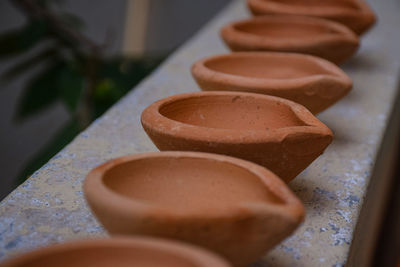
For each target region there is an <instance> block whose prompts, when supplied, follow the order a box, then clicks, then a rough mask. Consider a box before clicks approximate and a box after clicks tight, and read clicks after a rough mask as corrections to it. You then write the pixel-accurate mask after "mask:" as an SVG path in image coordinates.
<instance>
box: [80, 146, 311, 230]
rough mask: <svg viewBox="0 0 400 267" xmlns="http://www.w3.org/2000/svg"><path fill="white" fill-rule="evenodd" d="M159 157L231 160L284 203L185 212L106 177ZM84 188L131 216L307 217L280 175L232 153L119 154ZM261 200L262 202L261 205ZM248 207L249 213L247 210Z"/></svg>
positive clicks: (95, 172)
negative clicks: (130, 192) (119, 187)
mask: <svg viewBox="0 0 400 267" xmlns="http://www.w3.org/2000/svg"><path fill="white" fill-rule="evenodd" d="M158 158H170V159H171V158H175V159H177V160H179V159H180V158H194V159H204V160H212V161H215V162H219V163H228V164H231V165H235V166H237V167H239V168H242V169H245V170H247V171H248V172H250V173H251V174H253V175H254V176H255V177H256V178H258V179H259V180H260V182H261V183H262V184H263V185H264V186H265V188H266V190H268V191H269V192H270V193H271V194H273V195H274V196H275V197H277V198H278V199H280V200H281V203H263V205H261V204H259V203H250V202H244V203H240V205H237V206H234V207H233V206H232V207H229V208H226V209H224V210H223V211H219V213H218V214H216V213H207V214H204V213H203V214H199V213H196V212H191V213H187V212H185V213H182V212H179V211H176V210H174V209H171V208H170V207H160V206H157V205H154V204H152V203H148V202H147V203H146V202H143V201H140V200H136V199H132V198H129V197H127V196H123V195H121V194H119V193H118V192H115V191H114V190H112V189H110V188H109V187H107V186H106V185H105V183H104V181H103V177H104V174H105V173H106V172H107V171H108V170H110V169H112V168H114V167H115V166H118V165H120V164H124V163H127V162H132V161H136V160H143V159H149V160H151V159H158ZM83 191H84V194H85V197H86V200H87V201H88V202H89V205H90V206H91V205H92V204H91V203H96V205H98V206H100V205H101V206H107V207H108V208H110V209H111V210H113V212H116V213H118V214H119V213H125V214H128V216H130V215H132V216H135V215H138V214H140V215H141V216H143V217H147V218H162V219H163V220H165V219H167V218H168V219H171V220H174V219H175V220H182V219H187V218H191V219H195V220H200V221H201V220H208V219H232V218H238V217H239V218H243V217H246V216H248V217H254V216H257V215H260V214H264V215H265V214H267V215H270V216H272V214H275V215H278V216H282V217H284V218H286V219H287V220H290V221H294V222H300V221H302V220H303V218H304V206H303V204H302V203H301V201H300V200H299V199H298V198H297V196H296V195H295V194H294V193H293V192H292V191H291V190H290V189H289V188H288V186H287V185H286V184H285V183H284V181H283V180H282V179H280V178H279V177H278V176H276V175H275V174H274V173H272V172H271V171H269V170H268V169H266V168H264V167H262V166H260V165H257V164H255V163H252V162H249V161H246V160H243V159H238V158H234V157H231V156H226V155H220V154H213V153H204V152H189V151H163V152H150V153H141V154H133V155H127V156H123V157H119V158H115V159H112V160H109V161H107V162H105V163H103V164H101V165H99V166H98V167H96V168H94V169H93V170H91V171H90V172H89V174H88V175H87V176H86V179H85V181H84V185H83ZM257 204H258V205H257ZM243 211H245V213H243Z"/></svg>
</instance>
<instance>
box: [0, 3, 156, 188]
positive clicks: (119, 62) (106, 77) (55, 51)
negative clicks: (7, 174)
mask: <svg viewBox="0 0 400 267" xmlns="http://www.w3.org/2000/svg"><path fill="white" fill-rule="evenodd" d="M11 2H12V3H13V4H14V5H15V6H16V7H17V8H19V9H20V10H21V11H22V12H23V13H24V14H25V15H26V17H27V22H26V23H25V25H24V26H23V27H21V28H19V29H14V30H11V31H8V32H6V33H4V34H2V35H0V60H4V59H10V58H14V57H16V56H20V55H24V54H25V59H24V60H23V61H22V62H19V63H17V64H16V65H14V66H13V67H11V68H10V69H8V70H7V71H6V72H5V73H4V74H3V76H2V78H3V79H4V80H12V79H16V78H18V77H19V76H20V75H22V74H24V73H26V72H28V71H29V70H31V69H32V68H34V67H37V66H38V65H40V66H43V69H42V70H41V71H40V72H39V73H37V74H35V75H34V76H33V77H32V78H31V79H30V81H29V82H28V83H27V84H26V87H25V88H24V91H23V95H22V97H21V100H20V102H19V104H18V107H17V112H16V118H17V120H19V121H21V120H22V121H23V120H26V119H28V118H29V117H30V116H32V115H34V114H36V113H38V112H39V111H43V110H45V109H47V108H48V107H49V106H50V105H52V104H54V103H56V102H58V101H61V102H62V103H64V105H65V106H66V108H67V109H68V111H69V112H70V114H71V118H70V121H69V123H68V124H67V125H65V127H64V128H63V129H61V131H60V132H59V133H58V134H57V135H56V136H55V137H54V139H53V140H50V142H49V143H48V145H47V146H46V147H45V148H43V150H42V151H41V152H40V153H39V154H38V155H37V156H36V157H34V159H33V160H32V161H31V162H30V163H29V164H28V166H26V168H25V170H23V171H22V173H21V175H20V178H19V181H18V182H22V181H24V180H25V179H26V178H27V176H28V175H30V174H31V173H32V172H33V171H35V170H37V169H38V168H40V167H41V166H42V165H43V164H44V163H46V162H47V161H48V160H49V159H50V158H51V157H52V156H53V155H54V154H56V153H57V152H58V151H59V150H61V149H62V148H63V147H64V146H65V145H66V144H68V143H69V142H70V141H71V140H72V139H73V138H74V137H75V136H76V135H77V134H78V133H79V132H80V131H82V130H83V129H84V128H86V127H87V126H88V125H89V124H90V122H91V121H93V120H94V119H95V118H96V117H98V116H100V115H101V114H102V113H103V112H105V111H106V110H107V109H108V108H109V107H110V106H111V105H112V104H113V103H115V102H116V101H117V100H118V99H120V98H121V97H122V96H123V95H125V94H126V93H127V92H128V91H129V90H130V89H131V88H132V87H133V86H134V85H135V84H137V83H138V82H139V81H140V80H141V79H142V78H143V77H144V76H146V75H147V74H148V73H149V72H150V71H151V70H153V69H154V68H155V67H156V66H157V65H158V64H159V63H160V62H161V60H162V59H163V57H156V58H154V57H153V58H149V57H143V58H135V59H132V58H131V59H128V58H125V57H122V56H114V57H107V56H105V55H104V50H105V48H106V44H103V45H98V44H96V43H94V42H92V41H91V40H90V39H88V38H87V37H86V36H85V35H83V34H82V33H81V32H80V28H81V27H82V21H81V20H80V19H79V18H78V17H76V16H75V15H73V14H69V13H65V12H63V11H62V10H61V9H60V8H57V7H54V5H55V4H58V3H59V2H60V1H54V0H53V1H51V0H11ZM34 48H35V49H37V50H39V52H37V53H29V52H31V50H32V49H34ZM49 127H51V126H49Z"/></svg>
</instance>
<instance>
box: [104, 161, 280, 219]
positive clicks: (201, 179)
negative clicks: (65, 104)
mask: <svg viewBox="0 0 400 267" xmlns="http://www.w3.org/2000/svg"><path fill="white" fill-rule="evenodd" d="M103 182H104V184H105V185H106V186H107V187H108V188H110V189H111V190H113V191H114V192H116V193H118V194H120V195H123V196H125V197H128V198H131V199H134V200H136V201H141V202H142V203H147V204H152V205H156V206H157V207H162V208H167V209H173V210H174V211H175V212H182V213H185V214H187V213H200V214H209V213H220V212H221V211H226V210H227V209H228V208H232V207H237V205H238V204H239V203H243V202H247V203H254V202H256V203H260V202H263V203H269V204H271V203H275V204H278V203H281V202H282V200H281V199H279V198H278V197H277V196H275V195H274V194H273V193H271V192H270V191H269V190H268V189H267V187H266V185H265V184H264V183H263V182H262V181H261V180H260V178H259V177H258V176H256V175H255V174H254V173H252V172H250V171H249V170H247V169H246V168H244V167H240V166H238V165H235V164H233V163H230V162H225V161H224V162H221V161H217V160H212V159H208V158H191V157H168V156H164V157H163V156H160V157H151V158H142V159H136V160H132V161H128V162H125V163H122V164H119V165H117V166H114V167H112V168H111V169H109V170H108V171H107V172H106V173H105V174H104V176H103Z"/></svg>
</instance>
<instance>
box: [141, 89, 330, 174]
mask: <svg viewBox="0 0 400 267" xmlns="http://www.w3.org/2000/svg"><path fill="white" fill-rule="evenodd" d="M142 125H143V128H144V129H145V131H146V133H147V134H148V135H149V137H150V138H151V140H152V141H153V142H154V144H155V145H156V146H157V147H158V148H159V149H160V150H179V151H202V152H211V153H218V154H225V155H230V156H234V157H238V158H242V159H246V160H249V161H253V162H255V163H258V164H260V165H262V166H264V167H266V168H268V169H269V170H271V171H273V172H274V173H275V174H277V175H278V176H279V177H280V178H282V179H283V180H284V181H286V182H289V181H290V180H292V179H293V178H294V177H296V176H297V175H298V174H299V173H300V172H301V171H302V170H304V169H305V168H306V167H307V166H308V165H309V164H310V163H311V162H312V161H313V160H314V159H316V158H317V157H318V156H319V155H321V154H322V152H323V151H324V149H325V148H326V147H327V146H328V145H329V143H330V142H331V141H332V132H331V131H330V130H329V129H328V127H326V126H325V125H324V124H323V123H322V122H320V121H319V120H318V119H317V118H315V117H314V116H313V115H312V114H311V113H310V112H309V111H308V110H307V109H306V108H305V107H303V106H301V105H299V104H296V103H294V102H292V101H289V100H286V99H283V98H279V97H274V96H267V95H261V94H252V93H241V92H196V93H188V94H180V95H175V96H171V97H167V98H165V99H162V100H159V101H157V102H155V103H153V104H152V105H150V106H149V107H147V108H146V109H145V110H144V111H143V113H142Z"/></svg>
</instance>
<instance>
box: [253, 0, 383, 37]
mask: <svg viewBox="0 0 400 267" xmlns="http://www.w3.org/2000/svg"><path fill="white" fill-rule="evenodd" d="M247 3H248V6H249V8H250V10H251V12H252V13H253V14H254V15H256V16H257V15H269V14H287V15H305V16H313V17H321V18H326V19H330V20H333V21H336V22H339V23H342V24H344V25H346V26H347V27H349V28H350V29H351V30H353V31H354V32H356V33H357V34H363V33H364V32H366V31H367V30H368V29H369V28H370V27H371V26H372V25H373V24H374V23H375V20H376V18H375V15H374V13H373V11H372V10H371V8H370V7H369V6H368V4H367V3H366V2H365V1H362V0H324V1H319V0H306V1H304V0H247Z"/></svg>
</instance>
